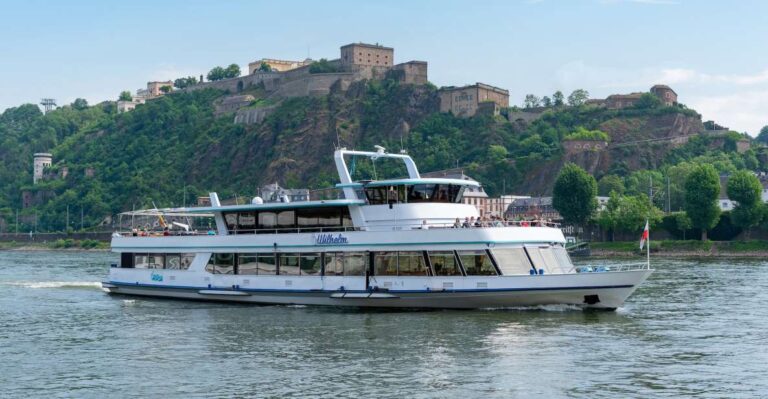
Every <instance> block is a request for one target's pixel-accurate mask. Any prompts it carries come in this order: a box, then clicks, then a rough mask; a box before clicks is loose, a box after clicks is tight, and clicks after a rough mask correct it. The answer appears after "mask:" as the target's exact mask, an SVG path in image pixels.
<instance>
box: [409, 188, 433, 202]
mask: <svg viewBox="0 0 768 399" xmlns="http://www.w3.org/2000/svg"><path fill="white" fill-rule="evenodd" d="M434 191H435V184H415V185H413V186H408V202H409V203H414V202H433V201H432V198H433V196H434V195H433V193H434Z"/></svg>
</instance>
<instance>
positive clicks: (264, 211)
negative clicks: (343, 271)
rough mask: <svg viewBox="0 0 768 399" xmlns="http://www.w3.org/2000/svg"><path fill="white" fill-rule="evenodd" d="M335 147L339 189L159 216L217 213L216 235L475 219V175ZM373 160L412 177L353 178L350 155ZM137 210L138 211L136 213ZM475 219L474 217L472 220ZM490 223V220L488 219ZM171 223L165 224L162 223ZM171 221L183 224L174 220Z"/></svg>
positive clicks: (398, 227)
mask: <svg viewBox="0 0 768 399" xmlns="http://www.w3.org/2000/svg"><path fill="white" fill-rule="evenodd" d="M377 148H378V151H376V152H365V151H350V150H346V149H339V150H336V152H335V153H334V161H335V164H336V169H337V172H338V175H339V180H340V183H339V184H337V185H336V187H335V188H336V191H335V192H324V194H323V195H322V196H320V197H319V198H314V199H313V198H312V196H311V195H310V198H309V200H307V201H297V202H290V201H289V200H288V199H287V198H286V199H280V200H281V202H264V201H263V200H262V199H261V198H259V197H256V198H254V199H253V201H252V203H250V204H236V205H222V204H221V202H220V201H219V198H218V195H217V194H216V193H211V194H210V202H211V205H210V206H204V207H192V208H174V209H163V210H152V211H150V212H151V213H156V214H157V216H158V217H160V218H161V220H162V218H163V217H164V218H172V217H173V216H174V215H193V216H194V215H199V216H209V217H213V218H214V220H215V226H216V228H215V234H216V235H239V234H275V233H295V232H333V231H355V230H362V231H402V230H411V229H423V228H427V227H431V228H443V227H451V226H455V225H460V224H462V223H464V222H467V223H468V224H474V220H473V219H478V220H479V214H478V211H477V209H476V208H475V207H474V206H472V205H467V204H463V201H462V200H463V195H464V191H465V189H466V188H467V187H477V186H479V183H477V182H475V181H470V180H461V179H447V178H422V177H421V175H420V174H419V171H418V168H417V167H416V164H415V163H414V162H413V159H411V157H410V156H408V155H406V154H389V153H386V152H385V151H384V149H383V148H381V147H377ZM350 157H353V158H352V161H351V164H352V167H353V169H354V165H355V161H354V159H355V158H354V157H363V158H366V159H368V160H369V161H370V162H371V164H372V165H373V169H374V171H375V164H376V161H377V160H379V159H388V160H393V161H394V162H396V163H398V162H401V163H402V165H401V166H404V168H405V171H407V174H408V176H407V177H404V178H396V179H381V180H353V178H352V174H351V173H350V170H349V167H348V158H350ZM132 214H133V215H135V213H132ZM470 220H471V222H470ZM484 222H486V223H488V222H489V221H484ZM161 224H163V225H166V223H161ZM171 225H184V226H186V224H184V223H181V224H179V223H172V224H171Z"/></svg>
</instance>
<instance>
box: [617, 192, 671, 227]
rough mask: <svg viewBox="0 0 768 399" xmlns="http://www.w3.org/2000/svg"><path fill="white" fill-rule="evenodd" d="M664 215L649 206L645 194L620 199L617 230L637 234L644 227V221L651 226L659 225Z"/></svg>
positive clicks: (657, 209) (649, 203)
mask: <svg viewBox="0 0 768 399" xmlns="http://www.w3.org/2000/svg"><path fill="white" fill-rule="evenodd" d="M663 216H664V214H663V212H661V210H660V209H659V208H657V207H655V206H653V205H652V204H651V201H650V200H649V199H648V196H647V195H645V194H639V195H630V196H623V197H621V204H620V206H619V210H618V216H617V222H616V224H617V225H618V228H619V229H621V230H624V231H630V232H639V231H640V230H642V229H643V228H644V227H645V221H646V220H648V223H649V224H650V225H651V226H655V225H657V224H659V223H660V222H661V220H662V218H663Z"/></svg>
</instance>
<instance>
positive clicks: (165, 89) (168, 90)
mask: <svg viewBox="0 0 768 399" xmlns="http://www.w3.org/2000/svg"><path fill="white" fill-rule="evenodd" d="M171 90H173V88H172V87H171V86H168V85H165V86H160V91H162V92H163V93H165V94H168V93H170V92H171Z"/></svg>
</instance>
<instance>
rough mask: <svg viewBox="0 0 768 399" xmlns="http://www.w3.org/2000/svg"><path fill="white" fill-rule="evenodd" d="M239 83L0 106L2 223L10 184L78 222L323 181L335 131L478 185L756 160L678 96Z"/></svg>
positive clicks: (48, 210)
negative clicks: (574, 102)
mask: <svg viewBox="0 0 768 399" xmlns="http://www.w3.org/2000/svg"><path fill="white" fill-rule="evenodd" d="M249 94H251V95H254V96H255V97H256V98H257V101H255V102H254V104H253V107H260V106H266V105H269V106H272V107H275V111H274V112H273V113H272V114H271V115H269V116H268V117H267V118H266V119H265V120H264V121H263V122H262V123H260V124H255V125H240V124H235V123H234V121H233V117H232V114H225V115H223V116H221V117H218V118H217V117H215V116H214V112H213V108H214V106H213V104H214V101H216V100H217V99H219V98H221V97H222V96H224V95H226V93H225V92H223V91H218V90H214V89H206V90H198V91H193V92H189V93H174V94H172V95H167V96H163V97H161V98H158V99H155V100H151V101H149V102H147V104H145V105H142V106H139V107H137V108H136V109H135V110H134V111H131V112H128V113H122V114H118V113H117V112H116V109H115V104H114V103H111V102H105V103H102V104H99V105H96V106H91V107H85V106H82V104H80V106H78V107H74V106H65V107H61V108H59V109H57V110H55V111H52V112H50V113H48V114H47V115H43V114H42V113H41V112H40V111H39V109H38V108H37V106H35V105H29V104H28V105H22V106H20V107H17V108H12V109H8V110H6V111H5V112H4V113H3V114H2V116H0V143H2V146H1V147H0V162H2V166H3V167H2V170H0V217H2V220H4V223H5V229H7V228H8V226H10V225H11V224H12V223H13V220H12V218H13V217H14V214H15V210H16V209H21V208H23V206H22V205H23V203H22V197H23V195H22V194H23V193H24V192H26V194H25V195H27V197H28V199H29V198H31V199H32V200H31V201H32V204H31V206H29V207H27V208H26V209H23V210H22V211H21V217H22V224H23V223H25V222H26V223H32V219H31V215H33V214H37V215H38V216H39V219H38V223H39V227H40V228H41V229H43V228H47V229H51V230H61V229H63V228H64V219H65V218H64V215H65V212H66V211H67V206H69V208H70V212H71V213H72V214H75V213H76V214H77V215H78V219H79V215H80V212H81V208H82V213H83V215H84V217H85V219H86V220H85V222H84V224H85V225H86V226H88V225H94V224H98V223H100V222H102V221H103V220H104V218H105V217H106V216H108V215H111V214H115V213H117V212H120V211H124V210H129V209H131V208H132V207H134V206H135V207H137V208H140V207H147V206H152V203H153V202H154V203H155V204H156V205H157V206H160V207H162V206H171V205H180V204H182V202H183V201H184V198H185V194H186V202H187V203H191V202H193V201H194V199H195V198H196V196H198V195H205V194H206V193H207V192H209V191H210V190H216V191H218V192H219V193H220V196H222V197H224V198H227V197H232V196H235V195H237V196H240V197H249V196H252V195H253V194H254V193H255V192H256V189H257V187H259V186H261V185H263V184H268V183H273V182H277V183H279V184H281V185H282V186H285V187H299V186H306V187H310V188H322V187H327V186H330V185H332V184H333V183H335V182H336V179H337V178H336V176H335V173H334V169H333V163H332V151H333V149H334V147H335V146H336V145H337V141H338V142H339V143H338V144H340V145H341V146H346V147H349V148H361V149H371V148H373V145H375V144H380V145H383V146H384V147H387V148H388V149H390V150H391V151H397V150H399V149H400V148H401V143H402V147H404V148H406V149H407V150H408V151H409V153H410V154H411V155H412V156H414V158H415V159H416V160H417V162H418V164H419V167H420V170H422V171H432V170H438V169H445V168H451V167H455V166H456V165H457V164H458V165H460V166H462V167H464V168H465V172H466V173H467V174H468V175H471V176H473V177H475V178H477V179H478V180H480V181H481V182H482V183H483V184H484V185H485V187H486V190H487V191H488V192H489V194H491V195H498V194H501V193H502V191H505V192H506V193H518V194H523V193H528V194H545V193H548V192H550V191H551V184H552V182H553V181H554V176H555V175H556V173H557V171H558V170H559V167H560V166H562V165H563V164H564V163H565V162H575V163H577V164H579V165H581V166H582V167H584V168H585V169H587V170H588V171H589V172H590V173H593V174H594V175H595V176H596V177H597V178H598V179H599V178H601V177H602V176H604V175H608V174H615V175H618V176H624V177H625V178H629V177H631V175H632V173H633V172H635V171H638V170H642V169H659V170H664V169H665V168H668V167H669V166H671V165H676V164H679V163H680V162H684V161H690V160H693V161H696V160H707V161H710V162H716V164H717V165H719V166H718V167H719V169H720V170H721V171H729V170H735V169H741V168H749V169H761V170H765V166H766V165H765V164H764V163H762V162H759V161H758V158H757V157H756V155H755V152H754V150H747V151H746V152H738V151H736V146H735V144H734V143H735V141H738V140H740V139H743V137H741V136H739V135H738V134H735V136H734V134H730V135H728V134H726V135H725V136H717V137H715V136H711V135H699V132H700V131H702V130H703V129H702V126H701V119H700V117H699V116H698V114H696V113H695V112H694V111H692V110H688V109H685V108H682V107H660V108H654V109H626V110H607V109H603V108H596V107H589V106H579V107H568V108H559V109H556V108H553V109H551V110H549V111H546V112H545V113H544V114H543V115H542V117H541V118H539V119H538V120H536V121H534V122H531V123H521V122H509V121H507V120H506V119H505V118H503V117H502V116H495V117H494V116H477V117H473V118H468V119H460V118H456V117H454V116H452V115H450V114H441V113H438V109H439V98H438V96H437V91H436V89H435V88H434V86H432V85H407V84H398V83H397V82H395V81H391V80H384V81H362V82H356V83H353V84H352V86H351V87H349V89H348V90H345V91H343V92H342V91H340V90H332V91H331V93H330V94H329V95H327V96H320V97H300V98H292V99H287V100H283V101H281V102H279V103H276V104H273V103H269V102H268V101H267V100H262V99H261V97H260V93H259V90H258V89H254V90H252V91H251V92H249ZM580 127H583V128H586V129H599V130H602V131H604V132H606V133H608V135H609V136H610V145H609V146H608V149H607V150H605V149H601V150H588V151H570V150H566V149H565V148H564V144H563V139H564V138H565V137H566V136H567V135H569V134H571V133H572V132H573V131H574V130H576V129H577V128H580ZM680 137H685V139H684V140H682V141H681V139H680ZM648 140H651V141H648ZM654 140H656V141H654ZM675 140H677V141H675ZM672 144H674V145H672ZM40 151H46V152H51V153H53V156H54V165H53V167H52V168H49V169H48V171H47V174H48V175H49V179H47V180H44V181H43V182H42V183H39V184H37V185H34V186H32V184H31V183H32V176H31V169H32V168H31V160H32V154H33V153H35V152H40ZM64 168H66V171H67V173H66V176H63V173H62V171H63V170H64ZM365 172H366V170H365V169H364V168H361V169H360V173H365ZM91 175H92V176H91ZM2 223H3V222H0V224H2ZM2 228H3V226H2V225H0V229H2Z"/></svg>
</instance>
